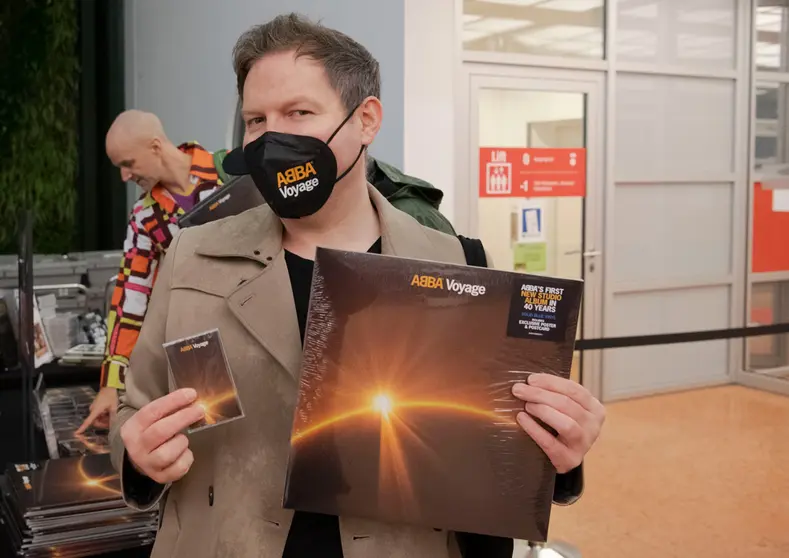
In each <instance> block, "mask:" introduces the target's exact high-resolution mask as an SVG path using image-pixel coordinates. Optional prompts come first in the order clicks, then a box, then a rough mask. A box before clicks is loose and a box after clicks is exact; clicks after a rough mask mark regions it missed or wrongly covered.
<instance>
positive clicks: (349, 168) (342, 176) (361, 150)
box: [336, 145, 367, 182]
mask: <svg viewBox="0 0 789 558" xmlns="http://www.w3.org/2000/svg"><path fill="white" fill-rule="evenodd" d="M365 149H367V146H366V145H363V146H362V148H361V149H360V150H359V154H358V155H357V156H356V159H354V160H353V163H351V166H350V167H348V169H347V170H346V171H345V172H344V173H342V174H341V175H340V176H338V177H337V180H336V182H339V181H340V180H342V179H343V178H345V175H347V174H348V173H349V172H351V170H353V167H355V166H356V163H358V162H359V158H360V157H361V156H362V153H364V150H365Z"/></svg>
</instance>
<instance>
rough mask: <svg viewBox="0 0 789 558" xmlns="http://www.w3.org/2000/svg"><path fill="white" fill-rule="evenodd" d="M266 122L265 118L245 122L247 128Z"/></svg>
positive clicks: (259, 117) (258, 117)
mask: <svg viewBox="0 0 789 558" xmlns="http://www.w3.org/2000/svg"><path fill="white" fill-rule="evenodd" d="M265 121H266V117H265V116H256V117H255V118H250V119H249V120H247V126H254V125H256V124H263V123H264V122H265Z"/></svg>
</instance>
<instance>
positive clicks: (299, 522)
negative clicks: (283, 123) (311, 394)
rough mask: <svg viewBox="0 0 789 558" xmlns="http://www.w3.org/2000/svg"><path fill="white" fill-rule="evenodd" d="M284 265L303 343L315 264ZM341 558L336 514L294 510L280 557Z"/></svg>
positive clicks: (375, 249) (294, 261)
mask: <svg viewBox="0 0 789 558" xmlns="http://www.w3.org/2000/svg"><path fill="white" fill-rule="evenodd" d="M368 252H370V253H373V254H380V253H381V239H380V238H379V239H378V240H376V241H375V244H373V245H372V246H371V247H370V249H369V250H368ZM285 263H287V265H288V275H290V286H291V289H292V290H293V302H294V303H295V305H296V317H297V318H298V320H299V332H300V333H301V342H302V343H304V331H305V330H306V329H307V310H308V309H309V305H310V290H311V289H312V272H313V269H314V267H315V262H313V261H312V260H305V259H304V258H302V257H300V256H297V255H296V254H293V253H292V252H288V251H287V250H286V251H285ZM314 556H320V557H321V558H343V555H342V541H341V539H340V521H339V519H338V518H337V516H336V515H324V514H320V513H310V512H301V511H297V512H296V513H295V514H294V515H293V523H292V524H291V526H290V532H289V533H288V540H287V542H286V543H285V552H283V553H282V558H307V557H310V558H312V557H314Z"/></svg>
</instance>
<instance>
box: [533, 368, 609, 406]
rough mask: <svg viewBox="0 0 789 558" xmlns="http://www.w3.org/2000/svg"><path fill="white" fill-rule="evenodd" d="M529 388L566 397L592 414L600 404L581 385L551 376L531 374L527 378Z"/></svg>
mask: <svg viewBox="0 0 789 558" xmlns="http://www.w3.org/2000/svg"><path fill="white" fill-rule="evenodd" d="M528 384H529V385H530V386H534V387H538V388H542V389H545V390H548V391H553V392H555V393H560V394H562V395H566V396H567V397H569V398H570V399H572V400H573V401H575V402H576V403H578V404H579V405H580V406H581V407H583V408H584V409H586V410H587V411H589V412H590V413H591V412H594V411H595V410H596V407H597V406H598V405H600V403H599V402H598V401H597V400H596V399H595V398H594V397H593V396H592V394H591V393H589V391H588V390H587V389H586V388H584V387H583V386H582V385H581V384H578V383H576V382H573V381H572V380H567V379H565V378H562V377H561V376H554V375H553V374H532V375H531V376H529V378H528Z"/></svg>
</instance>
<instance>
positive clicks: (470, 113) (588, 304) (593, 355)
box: [455, 62, 608, 399]
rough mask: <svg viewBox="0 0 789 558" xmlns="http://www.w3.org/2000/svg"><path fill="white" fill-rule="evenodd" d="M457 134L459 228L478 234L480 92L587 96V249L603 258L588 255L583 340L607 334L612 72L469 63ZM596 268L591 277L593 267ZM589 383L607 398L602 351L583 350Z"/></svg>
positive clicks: (463, 77)
mask: <svg viewBox="0 0 789 558" xmlns="http://www.w3.org/2000/svg"><path fill="white" fill-rule="evenodd" d="M458 79H459V83H458V87H457V88H456V91H460V92H461V93H460V96H459V97H460V98H459V99H457V101H458V102H457V113H456V120H455V122H456V126H457V136H456V138H455V141H456V144H455V153H456V154H457V157H456V159H455V167H456V168H455V176H456V177H457V180H456V187H457V192H458V195H457V197H456V200H455V204H456V207H455V221H456V223H457V227H458V229H459V230H461V231H464V232H465V234H468V235H469V236H473V237H475V238H476V237H478V236H479V235H478V223H477V221H478V208H477V203H478V201H479V188H478V184H477V180H478V178H477V177H479V157H478V153H479V145H478V144H477V142H478V139H477V138H478V137H479V99H478V96H479V91H480V89H483V88H493V89H515V90H524V91H546V92H550V91H556V92H564V93H583V94H585V95H586V125H585V133H586V138H585V144H586V161H587V181H586V194H587V195H586V200H585V202H586V203H585V206H584V247H583V249H584V251H585V252H593V251H597V252H600V253H601V255H600V256H596V257H593V258H584V262H583V264H582V265H583V266H584V276H585V279H586V284H585V288H584V308H583V313H582V316H583V326H582V332H583V338H587V339H591V338H599V337H602V336H603V335H602V334H603V313H604V303H605V301H606V300H607V299H608V297H607V296H606V291H605V270H606V267H607V266H606V264H607V263H608V261H607V260H608V258H607V257H606V252H605V245H604V240H605V235H604V221H603V216H604V208H605V190H606V188H605V185H606V163H607V159H606V152H607V150H606V133H605V132H606V130H605V128H606V118H605V110H606V95H605V87H606V74H605V72H601V71H586V70H563V69H562V70H556V69H549V68H539V67H528V66H508V65H500V64H480V63H470V62H465V63H463V64H462V67H461V71H460V72H459V77H458ZM592 262H593V263H594V265H595V269H596V271H595V272H594V275H593V276H590V273H589V266H590V264H591V263H592ZM581 359H582V369H583V385H584V386H585V387H586V388H587V389H588V390H589V391H590V392H591V393H592V394H593V395H594V396H595V397H597V398H598V399H599V398H600V397H602V394H603V385H602V380H603V376H602V353H601V352H600V351H582V352H581Z"/></svg>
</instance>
